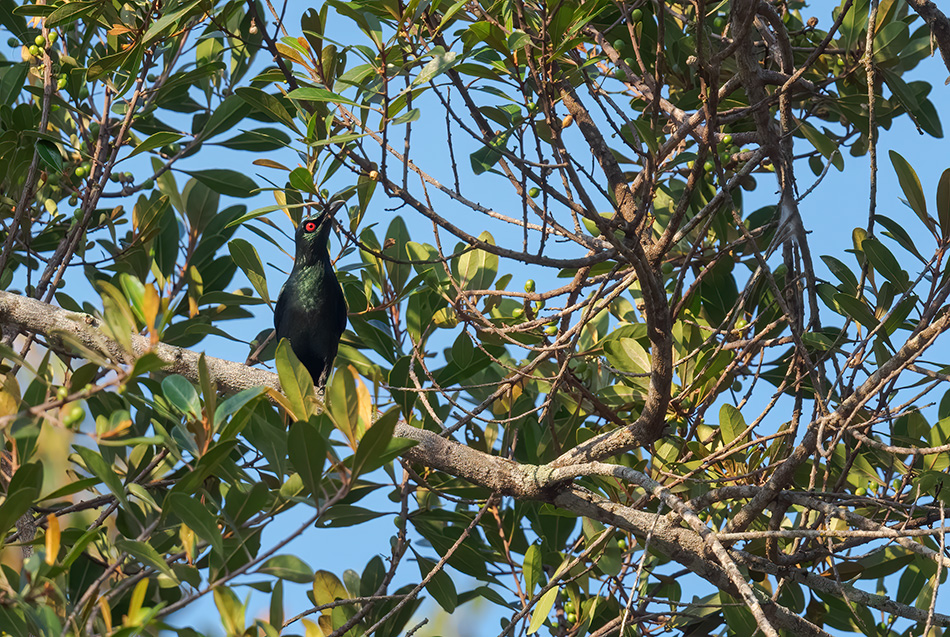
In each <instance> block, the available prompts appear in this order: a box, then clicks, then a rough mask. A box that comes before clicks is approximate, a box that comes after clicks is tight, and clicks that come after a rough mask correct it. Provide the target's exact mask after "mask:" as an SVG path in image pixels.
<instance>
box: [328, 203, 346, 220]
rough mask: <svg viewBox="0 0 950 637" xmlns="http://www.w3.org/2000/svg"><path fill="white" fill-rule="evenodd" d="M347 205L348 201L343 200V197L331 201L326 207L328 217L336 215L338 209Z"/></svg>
mask: <svg viewBox="0 0 950 637" xmlns="http://www.w3.org/2000/svg"><path fill="white" fill-rule="evenodd" d="M345 205H346V202H345V201H343V200H342V199H335V200H333V201H331V202H330V203H328V204H327V208H326V210H327V216H328V217H333V216H336V212H337V210H339V209H340V208H342V207H343V206H345Z"/></svg>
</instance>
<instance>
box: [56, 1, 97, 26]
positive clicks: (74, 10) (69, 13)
mask: <svg viewBox="0 0 950 637" xmlns="http://www.w3.org/2000/svg"><path fill="white" fill-rule="evenodd" d="M99 6H101V3H100V2H99V1H98V0H86V1H85V2H81V1H80V2H68V3H66V4H63V5H61V6H59V7H57V8H56V10H55V11H53V12H52V13H50V14H49V15H48V16H46V28H47V29H55V28H58V27H62V26H66V25H69V24H72V23H73V22H75V21H76V20H78V19H79V18H81V17H83V16H86V15H89V14H90V13H92V12H93V11H95V10H96V9H97V8H98V7H99Z"/></svg>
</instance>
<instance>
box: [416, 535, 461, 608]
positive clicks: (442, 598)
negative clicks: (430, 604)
mask: <svg viewBox="0 0 950 637" xmlns="http://www.w3.org/2000/svg"><path fill="white" fill-rule="evenodd" d="M413 553H415V554H416V563H417V564H418V565H419V574H420V575H421V576H422V577H423V578H425V577H427V576H428V575H429V573H431V572H432V571H433V569H435V567H436V563H435V562H433V561H432V560H429V559H426V558H424V557H422V556H421V555H419V554H418V553H416V552H415V551H414V550H413ZM426 590H427V591H429V594H430V595H432V597H433V598H434V599H435V601H437V602H438V603H439V606H441V607H442V610H444V611H445V612H446V613H452V612H453V611H454V610H455V607H456V606H457V605H458V593H457V592H456V590H455V584H454V583H453V582H452V578H451V577H449V574H448V573H446V572H445V571H444V570H442V569H439V571H437V572H436V573H435V574H434V575H433V576H432V579H430V580H429V582H428V583H427V584H426Z"/></svg>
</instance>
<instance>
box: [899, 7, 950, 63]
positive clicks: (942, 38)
mask: <svg viewBox="0 0 950 637" xmlns="http://www.w3.org/2000/svg"><path fill="white" fill-rule="evenodd" d="M907 4H909V5H910V8H911V9H913V10H914V11H916V12H917V15H919V16H920V17H921V18H923V19H924V20H925V21H926V22H927V25H928V26H929V27H930V33H932V34H933V37H934V40H936V41H937V47H938V48H939V49H940V56H941V57H942V58H943V63H944V65H945V66H946V67H947V70H948V71H950V20H948V19H947V16H945V15H944V14H943V11H941V10H940V9H938V8H937V5H936V3H934V2H932V1H931V0H907Z"/></svg>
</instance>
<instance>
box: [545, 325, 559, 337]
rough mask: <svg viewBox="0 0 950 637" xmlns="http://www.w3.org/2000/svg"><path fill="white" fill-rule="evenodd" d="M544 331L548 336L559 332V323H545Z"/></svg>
mask: <svg viewBox="0 0 950 637" xmlns="http://www.w3.org/2000/svg"><path fill="white" fill-rule="evenodd" d="M544 333H545V334H546V335H547V336H554V335H555V334H557V325H545V326H544Z"/></svg>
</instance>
